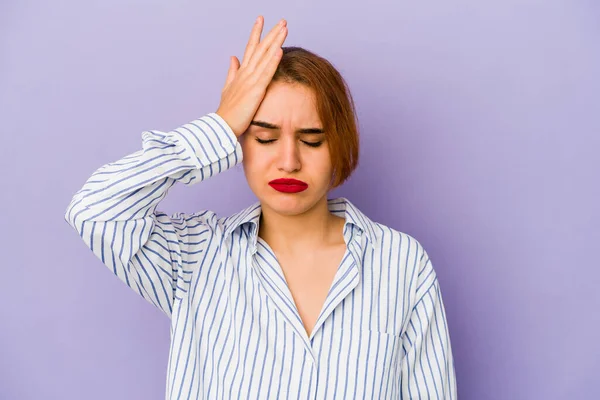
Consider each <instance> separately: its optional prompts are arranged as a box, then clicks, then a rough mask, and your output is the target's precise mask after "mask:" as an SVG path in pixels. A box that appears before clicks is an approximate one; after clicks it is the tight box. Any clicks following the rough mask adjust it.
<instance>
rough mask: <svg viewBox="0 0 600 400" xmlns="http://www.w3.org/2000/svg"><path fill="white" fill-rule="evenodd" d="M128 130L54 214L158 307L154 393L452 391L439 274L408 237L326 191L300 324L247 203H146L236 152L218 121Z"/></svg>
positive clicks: (347, 395) (229, 160)
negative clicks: (220, 210)
mask: <svg viewBox="0 0 600 400" xmlns="http://www.w3.org/2000/svg"><path fill="white" fill-rule="evenodd" d="M142 137H143V141H142V150H140V151H137V152H135V153H132V154H130V155H128V156H126V157H123V158H121V159H120V160H118V161H116V162H113V163H109V164H106V165H104V166H102V167H101V168H99V169H98V170H97V171H96V172H94V173H93V174H92V175H91V176H90V178H89V179H88V181H87V182H86V183H85V184H84V186H83V187H82V188H81V189H80V190H79V191H77V192H76V194H75V195H74V196H73V198H72V200H71V202H70V203H69V205H68V207H67V210H66V212H65V220H66V221H67V222H68V223H69V224H70V225H71V226H72V227H73V228H74V229H75V230H76V231H77V232H78V234H79V236H80V237H81V239H82V241H83V242H84V243H85V244H86V245H87V246H88V247H89V248H90V250H91V251H92V252H93V253H94V254H95V255H96V256H97V257H98V259H99V260H100V262H101V263H102V264H104V265H106V267H108V268H109V270H110V271H112V273H113V274H114V275H116V276H117V277H119V279H121V280H122V281H123V282H125V283H126V284H127V285H128V286H129V287H130V288H131V289H132V290H134V291H135V292H136V293H138V294H139V295H140V296H142V297H143V298H145V299H146V300H147V301H148V302H149V303H150V304H152V305H153V306H154V307H156V308H158V309H160V310H161V311H163V312H164V314H165V315H166V316H167V317H168V318H170V320H171V330H170V333H171V343H170V349H169V357H168V368H167V381H166V391H165V397H166V398H167V399H184V398H187V399H196V398H211V399H212V398H214V399H231V398H238V399H249V398H256V397H257V394H258V397H260V398H297V399H314V398H319V399H321V398H322V399H354V398H363V399H374V398H377V399H392V398H421V397H433V398H438V399H455V398H456V397H457V396H456V377H455V366H454V359H453V355H452V348H451V344H450V334H449V331H448V324H447V321H446V313H445V310H444V305H443V301H442V297H441V290H440V287H439V281H438V279H437V275H436V273H435V270H434V268H433V264H432V260H431V258H430V257H429V255H428V254H427V252H426V251H425V250H424V249H423V246H422V245H421V244H420V243H419V242H418V241H417V240H416V239H415V238H414V237H412V236H410V235H408V234H406V233H403V232H399V231H397V230H394V229H392V228H391V227H388V226H385V225H383V224H380V223H375V222H374V221H372V220H371V219H369V218H368V217H367V216H366V215H365V214H364V213H363V212H362V211H361V210H360V209H358V208H357V207H356V206H355V205H354V204H353V203H351V202H350V201H349V200H348V199H346V198H343V197H341V198H336V199H328V200H327V202H328V207H329V211H330V212H331V213H332V214H334V215H336V216H338V217H341V218H344V219H345V224H344V228H343V238H344V241H345V242H346V249H345V253H344V254H343V256H342V257H341V260H340V261H339V265H338V269H337V271H336V274H335V276H334V279H333V281H332V282H330V284H329V285H328V286H327V287H328V289H329V290H328V292H327V294H326V297H325V300H324V302H323V303H322V305H321V309H320V310H314V309H313V310H309V309H308V308H306V307H303V308H304V309H306V310H307V311H310V312H312V313H314V312H319V313H318V314H317V319H316V321H315V325H314V327H312V328H313V329H312V331H310V330H309V331H310V335H309V334H308V333H307V332H306V329H305V327H304V325H305V323H304V322H303V321H302V318H301V317H300V314H299V313H298V308H299V307H298V306H297V304H296V302H297V301H299V300H302V299H303V297H298V298H296V299H295V298H292V295H295V294H292V293H291V291H290V290H289V287H287V284H288V283H287V280H286V278H285V276H284V274H283V271H284V269H283V267H285V266H281V265H279V264H278V258H277V254H276V253H275V252H274V251H273V250H272V249H271V247H270V246H269V244H268V243H267V242H266V241H264V240H263V239H262V238H259V237H258V236H257V233H258V229H257V228H258V224H259V221H260V218H261V205H260V203H259V202H256V203H254V204H251V205H249V206H248V207H246V208H245V209H243V210H240V211H239V212H238V213H235V214H233V215H230V216H226V217H218V216H217V215H216V214H215V213H214V212H213V211H210V210H200V211H198V212H196V213H193V214H184V213H176V214H174V215H172V216H169V215H167V214H166V213H164V212H160V211H157V210H156V208H157V206H158V205H159V204H160V201H162V199H164V198H165V197H166V195H167V193H168V191H169V190H170V189H171V188H172V187H173V186H174V185H175V184H176V183H177V182H179V183H182V184H185V185H190V184H192V183H196V182H200V181H203V180H205V179H208V178H210V177H212V176H214V175H217V174H219V173H220V172H223V171H225V170H228V169H230V168H231V167H233V166H235V165H238V164H239V163H240V162H241V159H242V150H241V146H240V144H239V143H238V142H237V138H236V137H235V135H234V134H233V132H232V131H231V130H230V129H229V127H227V126H226V125H224V121H223V120H222V119H221V118H220V117H219V116H217V115H216V114H209V115H205V116H203V117H201V118H200V119H197V120H194V121H192V122H190V123H189V124H186V125H183V126H181V127H179V128H177V129H175V130H172V131H169V132H159V131H145V132H144V133H143V135H142ZM238 228H239V229H238ZM324 261H327V260H324ZM320 286H323V285H322V284H321V285H320ZM308 290H310V288H308ZM317 295H318V294H317ZM301 309H302V308H301ZM415 392H416V393H415Z"/></svg>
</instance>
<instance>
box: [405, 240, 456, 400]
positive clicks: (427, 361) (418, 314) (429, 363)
mask: <svg viewBox="0 0 600 400" xmlns="http://www.w3.org/2000/svg"><path fill="white" fill-rule="evenodd" d="M415 298H416V299H417V300H416V303H415V305H414V307H413V309H412V312H411V314H410V317H409V322H408V325H407V327H406V329H405V332H404V335H403V338H402V351H403V354H404V357H403V359H402V363H401V376H400V379H401V381H400V393H401V396H400V398H402V399H434V398H435V399H444V400H449V399H456V398H457V387H456V376H455V368H454V358H453V356H452V346H451V344H450V335H449V331H448V322H447V320H446V313H445V310H444V303H443V300H442V293H441V290H440V286H439V282H438V279H437V276H436V273H435V270H434V269H433V266H432V264H431V260H430V259H429V256H428V254H427V252H426V251H425V250H423V252H422V257H421V261H420V265H419V272H418V276H417V287H416V296H415Z"/></svg>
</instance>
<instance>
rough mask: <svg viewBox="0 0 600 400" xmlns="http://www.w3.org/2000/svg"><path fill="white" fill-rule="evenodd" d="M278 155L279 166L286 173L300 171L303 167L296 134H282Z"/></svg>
mask: <svg viewBox="0 0 600 400" xmlns="http://www.w3.org/2000/svg"><path fill="white" fill-rule="evenodd" d="M278 150H279V154H278V155H277V156H278V157H277V168H278V169H279V170H280V171H282V172H286V173H292V172H296V171H299V170H300V168H301V167H302V162H301V160H300V149H299V147H298V141H297V140H296V138H295V137H294V135H282V137H281V146H280V147H279V149H278Z"/></svg>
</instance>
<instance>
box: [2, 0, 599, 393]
mask: <svg viewBox="0 0 600 400" xmlns="http://www.w3.org/2000/svg"><path fill="white" fill-rule="evenodd" d="M93 3H94V2H81V1H74V0H72V1H54V2H42V1H37V2H31V1H19V2H17V1H12V2H10V1H2V2H1V3H0V114H1V115H0V123H1V125H0V126H1V129H2V131H1V132H2V136H1V137H2V141H1V146H0V149H1V150H0V151H1V154H0V156H1V157H0V160H1V162H2V171H3V173H2V187H3V190H2V196H1V199H2V203H1V206H2V211H3V214H2V215H3V217H2V223H3V226H2V237H1V238H0V239H1V240H0V243H1V245H2V252H3V263H2V271H3V274H2V279H1V281H0V282H1V289H2V290H1V291H0V293H1V295H2V301H0V324H1V325H0V327H1V329H0V332H1V333H0V399H41V398H43V399H58V398H60V399H89V400H91V399H162V398H164V388H165V376H166V365H167V355H168V346H169V321H168V319H167V318H165V316H164V315H163V314H161V313H160V312H159V311H158V310H156V309H154V308H153V307H152V306H151V305H150V303H147V302H146V301H145V300H143V299H142V298H140V297H138V296H137V295H136V294H135V293H134V292H133V291H132V290H130V289H129V288H127V287H126V286H125V285H124V284H123V283H121V282H120V281H119V280H118V279H117V278H116V277H114V276H113V275H112V274H111V272H110V271H109V270H108V269H107V268H106V267H104V266H103V265H102V264H101V263H100V261H99V260H98V259H97V258H96V257H95V256H94V255H93V254H92V252H91V251H90V250H89V249H87V248H86V247H85V246H84V244H83V242H81V240H80V239H79V237H78V235H77V234H76V233H75V231H74V230H72V229H71V228H70V227H69V226H68V224H67V223H66V222H65V221H64V219H63V216H64V212H65V210H66V207H67V205H68V203H69V201H70V199H71V197H72V196H73V195H74V194H75V192H76V191H77V190H78V189H79V188H80V187H81V186H82V185H83V183H84V181H85V180H86V179H87V178H88V177H89V176H90V175H91V174H92V172H93V171H94V170H96V169H97V168H99V167H100V166H101V165H103V164H105V163H107V162H110V161H115V160H117V159H119V158H121V157H123V156H125V155H126V154H129V153H132V152H134V151H137V150H138V149H140V148H141V132H142V131H143V130H147V129H158V130H169V129H172V128H175V127H177V126H179V125H181V124H183V123H186V122H188V121H190V120H192V119H195V118H197V117H199V116H201V115H204V114H205V113H208V112H212V111H215V110H216V108H217V106H218V103H219V98H220V90H221V87H222V84H223V82H224V80H225V76H226V72H227V67H228V63H229V59H228V57H229V56H231V55H237V56H238V57H241V56H242V54H243V49H244V46H245V43H246V40H247V37H248V33H249V29H250V26H251V24H252V22H253V19H254V18H255V17H256V16H257V15H258V14H262V15H264V16H265V17H266V23H267V26H268V28H269V29H270V27H271V26H272V25H273V24H274V23H276V22H277V20H278V19H279V18H281V17H285V18H286V19H287V20H288V24H289V29H290V33H289V36H288V39H287V41H286V45H300V46H304V47H306V48H308V49H311V50H313V51H315V52H317V53H319V54H321V55H323V56H325V57H326V58H328V59H329V60H331V61H332V62H333V63H334V65H336V66H337V67H338V68H339V70H340V71H341V72H342V74H343V75H344V76H345V77H346V79H347V81H348V83H349V85H350V87H351V89H352V91H353V94H354V96H355V100H356V104H357V108H358V112H359V119H360V127H361V129H362V149H361V157H362V158H361V167H360V168H359V170H358V171H357V172H356V173H355V175H354V176H353V178H352V179H351V181H350V182H348V183H347V184H346V185H344V186H343V187H342V188H341V189H338V190H336V191H335V192H333V193H331V196H330V197H334V196H338V195H340V196H347V197H348V198H350V199H351V200H352V201H353V202H354V203H355V204H356V205H358V206H359V207H360V208H361V210H363V211H364V212H365V213H366V214H367V215H369V216H370V217H371V218H372V219H374V220H375V221H378V222H382V223H384V224H386V225H389V226H391V227H393V228H395V229H398V230H401V231H404V232H406V233H408V234H410V235H413V236H414V237H416V238H417V239H418V240H419V241H420V242H421V243H422V244H423V245H424V247H425V248H426V249H427V251H428V253H429V254H430V256H431V258H432V261H433V265H434V268H435V269H436V271H437V273H438V276H439V279H440V283H441V288H442V293H443V297H444V301H445V305H446V312H447V317H448V323H449V328H450V334H451V340H452V346H453V352H454V357H455V362H456V372H457V381H458V388H459V397H460V399H465V400H466V399H511V400H514V399H598V398H600V388H599V387H598V384H597V383H598V382H597V379H598V374H599V371H600V345H599V343H598V330H599V328H600V312H599V311H598V306H600V294H599V293H598V283H599V282H600V272H599V270H600V263H599V261H598V255H597V253H598V250H599V248H600V245H599V242H600V228H599V227H600V210H599V208H600V207H599V204H600V189H599V181H600V179H599V175H600V174H599V172H600V157H599V154H598V153H599V148H600V139H599V135H600V100H599V97H600V96H599V93H600V76H599V74H600V45H599V43H600V6H598V5H597V4H598V3H597V2H595V1H592V0H589V1H573V0H571V1H562V2H559V1H547V0H545V1H541V0H540V1H525V0H524V1H515V0H510V1H507V0H494V1H486V2H482V1H476V0H472V1H465V0H461V1H453V2H447V1H428V2H408V1H401V2H399V1H393V2H392V1H389V2H383V1H377V0H375V1H370V2H366V1H363V2H357V1H350V2H349V1H342V0H335V1H322V0H320V1H317V0H308V1H307V0H304V1H296V2H288V4H282V2H281V1H276V0H269V1H253V2H245V1H239V2H232V1H223V2H217V1H213V2H199V1H197V2H191V1H178V2H166V1H165V2H159V1H122V0H120V1H103V2H96V3H97V4H93ZM251 201H254V197H253V195H252V193H251V192H250V190H249V188H248V186H247V184H246V182H245V179H244V175H243V171H242V170H241V167H240V168H234V169H232V170H230V171H227V172H225V173H223V174H222V175H219V176H217V177H215V178H213V179H210V180H208V181H206V182H203V183H202V184H200V185H194V186H191V187H184V186H183V185H177V186H175V187H174V188H173V189H171V192H170V193H169V196H167V198H166V199H165V200H164V201H163V202H162V203H161V206H160V209H161V210H163V211H165V212H175V211H182V212H194V211H197V210H199V209H205V208H209V209H212V210H214V211H216V212H218V213H219V214H220V215H229V214H230V213H233V212H236V211H238V210H240V209H241V208H243V207H245V206H247V205H248V204H250V202H251Z"/></svg>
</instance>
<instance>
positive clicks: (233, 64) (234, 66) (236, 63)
mask: <svg viewBox="0 0 600 400" xmlns="http://www.w3.org/2000/svg"><path fill="white" fill-rule="evenodd" d="M239 68H240V60H238V58H237V57H236V56H232V57H230V58H229V71H228V72H227V79H226V81H225V87H227V86H229V84H230V83H231V81H232V80H233V78H235V74H236V72H237V70H238V69H239Z"/></svg>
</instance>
